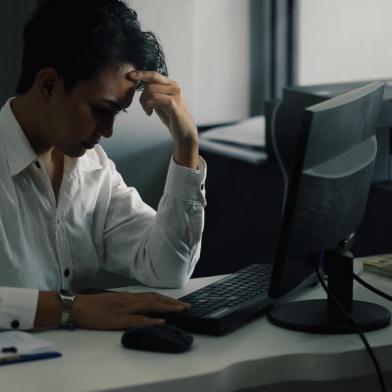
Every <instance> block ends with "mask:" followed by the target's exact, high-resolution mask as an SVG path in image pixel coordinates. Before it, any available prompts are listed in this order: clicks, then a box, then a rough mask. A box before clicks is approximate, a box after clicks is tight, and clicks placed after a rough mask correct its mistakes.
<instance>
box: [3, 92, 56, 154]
mask: <svg viewBox="0 0 392 392" xmlns="http://www.w3.org/2000/svg"><path fill="white" fill-rule="evenodd" d="M10 104H11V109H12V112H13V113H14V115H15V117H16V119H17V121H18V123H19V125H20V127H21V128H22V131H23V132H24V134H25V135H26V138H27V140H28V141H29V143H30V145H31V147H32V148H33V150H34V151H35V153H36V154H37V156H38V157H39V158H43V159H45V158H46V159H48V158H49V157H50V156H51V155H52V153H53V146H51V145H50V142H49V141H48V137H47V134H46V130H45V127H44V126H43V125H42V122H41V121H42V119H44V118H45V117H46V116H45V114H44V113H43V108H42V106H40V104H39V103H37V99H35V98H34V97H32V96H30V95H29V93H26V94H25V95H19V96H17V97H16V98H14V99H13V100H12V101H11V103H10Z"/></svg>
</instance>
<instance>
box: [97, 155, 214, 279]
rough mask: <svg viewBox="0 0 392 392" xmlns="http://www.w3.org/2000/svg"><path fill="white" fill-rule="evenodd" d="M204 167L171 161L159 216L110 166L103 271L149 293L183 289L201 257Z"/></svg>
mask: <svg viewBox="0 0 392 392" xmlns="http://www.w3.org/2000/svg"><path fill="white" fill-rule="evenodd" d="M206 173H207V167H206V163H205V161H204V160H203V159H202V158H200V161H199V167H198V169H197V170H193V169H189V168H186V167H182V166H179V165H177V164H176V163H175V162H174V160H173V158H172V159H171V161H170V165H169V170H168V174H167V178H166V183H165V188H164V193H163V196H162V198H161V200H160V202H159V205H158V209H157V211H155V210H153V209H152V208H151V207H149V206H148V205H147V204H145V203H144V202H143V201H142V199H141V198H140V195H139V194H138V192H137V191H136V189H135V188H130V187H127V186H126V185H125V184H124V181H123V180H122V178H121V176H120V174H118V173H117V172H116V171H115V168H114V166H113V173H112V175H113V181H112V192H111V198H110V204H109V208H108V213H107V218H106V223H105V230H104V248H105V250H104V267H105V268H106V269H108V270H111V271H113V272H117V273H120V274H122V275H125V276H128V277H131V278H135V279H137V280H138V281H139V282H141V283H143V284H145V285H148V286H152V287H181V286H183V285H184V284H185V283H186V282H187V281H188V280H189V278H190V276H191V275H192V272H193V270H194V268H195V265H196V263H197V261H198V259H199V257H200V249H201V238H202V233H203V228H204V207H205V206H206V198H205V185H204V184H205V179H206Z"/></svg>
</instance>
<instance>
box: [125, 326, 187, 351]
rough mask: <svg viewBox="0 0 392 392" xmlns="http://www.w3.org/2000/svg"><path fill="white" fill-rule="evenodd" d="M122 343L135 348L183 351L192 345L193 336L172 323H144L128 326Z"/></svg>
mask: <svg viewBox="0 0 392 392" xmlns="http://www.w3.org/2000/svg"><path fill="white" fill-rule="evenodd" d="M121 343H122V344H123V346H125V347H127V348H132V349H134V350H146V351H159V352H163V353H182V352H184V351H187V350H189V348H190V347H191V345H192V343H193V336H192V335H189V334H188V333H187V332H185V331H183V330H182V329H179V328H176V327H173V326H171V325H166V324H154V325H143V326H135V327H128V329H127V330H126V331H125V332H124V334H123V336H122V338H121Z"/></svg>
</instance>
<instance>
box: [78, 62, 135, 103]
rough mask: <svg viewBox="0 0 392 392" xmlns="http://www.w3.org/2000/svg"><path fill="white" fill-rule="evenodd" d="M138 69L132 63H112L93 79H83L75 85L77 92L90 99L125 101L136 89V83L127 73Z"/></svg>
mask: <svg viewBox="0 0 392 392" xmlns="http://www.w3.org/2000/svg"><path fill="white" fill-rule="evenodd" d="M134 70H136V68H135V67H134V66H133V65H132V64H122V65H121V66H118V65H110V66H107V67H105V68H103V69H102V70H100V71H99V72H98V74H97V75H96V76H95V77H94V78H93V79H91V80H82V81H80V82H79V83H77V85H76V86H75V89H74V90H75V93H77V94H78V95H81V96H82V97H85V98H88V99H94V98H96V99H101V98H103V99H112V100H116V101H124V100H126V97H127V96H128V97H129V95H130V94H132V93H133V92H134V90H135V87H136V85H135V83H134V82H133V81H132V80H129V79H128V78H127V77H126V75H127V74H128V73H129V72H131V71H134Z"/></svg>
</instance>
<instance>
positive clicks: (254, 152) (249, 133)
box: [199, 116, 268, 165]
mask: <svg viewBox="0 0 392 392" xmlns="http://www.w3.org/2000/svg"><path fill="white" fill-rule="evenodd" d="M199 145H200V149H201V150H202V151H208V152H212V153H216V154H219V155H223V156H227V157H230V158H235V159H239V160H242V161H246V162H250V163H253V164H256V165H258V164H260V163H262V162H264V161H266V160H267V159H268V155H267V154H266V153H265V151H264V147H265V118H264V116H256V117H253V118H250V119H247V120H243V121H240V122H238V123H236V124H234V125H229V126H224V127H219V128H214V129H210V130H208V131H206V132H203V133H201V134H200V137H199Z"/></svg>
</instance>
